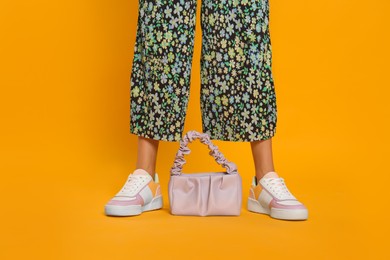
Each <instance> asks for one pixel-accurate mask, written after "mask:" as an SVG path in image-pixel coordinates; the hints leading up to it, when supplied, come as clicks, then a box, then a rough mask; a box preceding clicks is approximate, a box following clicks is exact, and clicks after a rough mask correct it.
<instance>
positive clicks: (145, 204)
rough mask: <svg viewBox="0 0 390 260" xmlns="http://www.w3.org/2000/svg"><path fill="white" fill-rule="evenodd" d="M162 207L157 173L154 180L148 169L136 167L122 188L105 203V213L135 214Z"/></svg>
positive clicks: (112, 214)
mask: <svg viewBox="0 0 390 260" xmlns="http://www.w3.org/2000/svg"><path fill="white" fill-rule="evenodd" d="M162 207H163V200H162V196H161V188H160V184H159V180H158V175H157V173H155V176H154V180H153V178H152V176H150V174H149V173H148V172H147V171H145V170H143V169H136V170H134V172H133V173H132V174H130V175H129V176H128V178H127V181H126V183H125V184H124V185H123V187H122V189H121V190H120V191H119V192H118V193H117V194H116V195H115V197H114V198H112V199H111V200H110V201H109V202H108V203H107V204H106V205H105V213H106V215H110V216H134V215H140V214H141V213H142V212H144V211H149V210H156V209H161V208H162Z"/></svg>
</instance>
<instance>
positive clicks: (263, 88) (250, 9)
mask: <svg viewBox="0 0 390 260" xmlns="http://www.w3.org/2000/svg"><path fill="white" fill-rule="evenodd" d="M196 7H197V1H196V0H139V16H138V27H137V36H136V44H135V48H134V51H135V52H134V59H133V67H132V75H131V92H130V93H131V94H130V95H131V99H130V100H131V102H130V104H131V109H130V116H131V120H130V131H131V133H134V134H137V135H139V136H144V137H148V138H152V139H156V140H165V141H180V139H181V138H182V133H183V129H184V121H185V116H186V111H187V105H188V100H189V87H190V82H191V80H190V75H191V65H192V56H193V51H194V36H195V21H196ZM201 29H202V53H201V100H200V105H201V113H202V128H203V129H202V130H203V132H204V133H207V134H208V135H209V136H210V139H213V140H214V139H218V140H224V141H256V140H265V139H269V138H271V137H273V136H274V135H275V132H276V123H277V107H276V96H275V88H274V81H273V76H272V50H271V40H270V33H269V2H268V0H202V6H201Z"/></svg>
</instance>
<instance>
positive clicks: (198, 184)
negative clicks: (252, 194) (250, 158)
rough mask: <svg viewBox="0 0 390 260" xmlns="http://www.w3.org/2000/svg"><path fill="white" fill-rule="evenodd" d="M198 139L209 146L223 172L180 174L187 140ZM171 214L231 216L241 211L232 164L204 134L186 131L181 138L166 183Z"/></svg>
mask: <svg viewBox="0 0 390 260" xmlns="http://www.w3.org/2000/svg"><path fill="white" fill-rule="evenodd" d="M195 138H200V139H201V142H202V143H205V144H207V145H208V146H209V148H210V150H211V152H210V153H209V154H210V155H212V156H213V157H214V158H215V159H216V161H217V162H218V163H219V164H221V165H222V166H224V167H225V168H226V169H227V171H226V172H201V173H182V172H181V170H182V167H183V165H184V163H185V160H184V158H183V155H184V154H188V153H189V149H188V148H187V147H186V146H187V145H188V142H191V141H192V140H194V139H195ZM168 191H169V201H170V209H171V213H172V214H174V215H198V216H207V215H235V216H238V215H240V213H241V206H242V180H241V176H240V175H239V173H238V171H237V167H236V165H235V164H234V163H232V162H229V161H228V160H226V158H225V157H224V156H223V155H222V153H220V152H219V151H218V149H217V146H215V145H213V144H212V143H211V141H210V139H209V136H208V135H207V134H200V133H198V132H196V131H189V132H188V133H187V134H186V135H185V136H184V137H183V139H182V141H181V145H180V149H179V151H178V153H177V156H176V159H175V163H174V165H173V167H172V168H171V177H170V180H169V184H168Z"/></svg>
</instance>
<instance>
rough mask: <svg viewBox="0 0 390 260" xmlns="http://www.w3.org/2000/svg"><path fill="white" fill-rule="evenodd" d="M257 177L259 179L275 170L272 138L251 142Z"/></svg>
mask: <svg viewBox="0 0 390 260" xmlns="http://www.w3.org/2000/svg"><path fill="white" fill-rule="evenodd" d="M251 148H252V155H253V161H254V164H255V168H256V178H257V180H258V181H259V180H260V179H261V178H262V177H263V176H264V175H265V174H266V173H267V172H270V171H275V169H274V164H273V156H272V138H269V139H267V140H259V141H253V142H251Z"/></svg>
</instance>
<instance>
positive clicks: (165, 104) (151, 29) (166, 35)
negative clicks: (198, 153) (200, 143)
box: [130, 0, 197, 142]
mask: <svg viewBox="0 0 390 260" xmlns="http://www.w3.org/2000/svg"><path fill="white" fill-rule="evenodd" d="M139 2H140V5H139V8H140V11H139V16H138V17H139V18H138V33H137V39H136V45H135V51H134V59H133V67H132V73H131V92H130V95H131V97H130V99H131V102H130V104H131V110H130V112H131V114H130V118H131V121H130V132H131V133H133V134H136V135H138V136H143V137H147V138H151V139H154V140H164V141H172V142H173V141H180V138H181V136H182V132H183V128H184V121H185V116H186V112H187V105H188V100H189V94H190V92H189V89H190V82H191V78H190V76H191V65H192V56H193V50H194V36H195V21H196V4H197V2H196V0H186V1H183V0H169V1H166V0H163V1H161V0H158V1H156V0H140V1H139Z"/></svg>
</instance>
